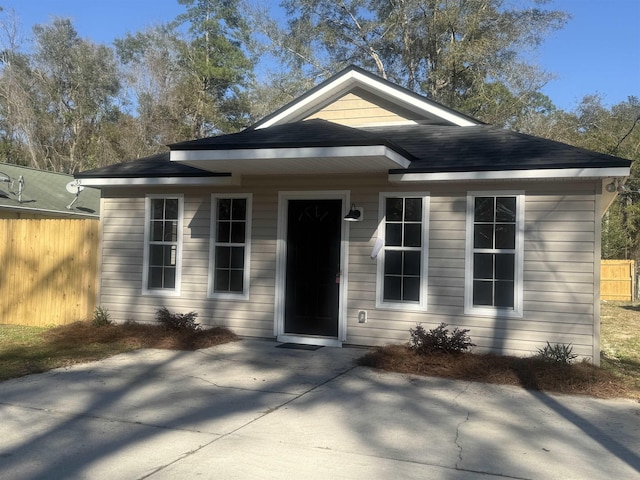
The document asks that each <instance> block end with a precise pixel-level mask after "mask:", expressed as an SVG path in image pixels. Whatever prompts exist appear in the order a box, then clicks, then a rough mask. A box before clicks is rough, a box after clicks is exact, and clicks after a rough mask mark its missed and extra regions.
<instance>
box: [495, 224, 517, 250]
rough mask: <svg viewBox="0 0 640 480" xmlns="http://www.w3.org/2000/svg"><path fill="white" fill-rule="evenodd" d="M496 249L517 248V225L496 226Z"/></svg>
mask: <svg viewBox="0 0 640 480" xmlns="http://www.w3.org/2000/svg"><path fill="white" fill-rule="evenodd" d="M496 248H509V249H514V248H516V226H515V224H513V223H510V224H507V225H496Z"/></svg>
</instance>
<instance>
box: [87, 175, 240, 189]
mask: <svg viewBox="0 0 640 480" xmlns="http://www.w3.org/2000/svg"><path fill="white" fill-rule="evenodd" d="M78 184H79V185H82V186H84V187H120V186H154V185H193V186H197V185H240V177H238V176H236V175H233V176H225V177H138V178H79V179H78Z"/></svg>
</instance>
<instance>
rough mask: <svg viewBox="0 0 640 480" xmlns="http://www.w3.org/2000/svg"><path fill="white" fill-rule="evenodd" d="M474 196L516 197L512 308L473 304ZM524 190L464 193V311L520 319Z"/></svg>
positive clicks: (522, 282) (522, 302)
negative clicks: (465, 215)
mask: <svg viewBox="0 0 640 480" xmlns="http://www.w3.org/2000/svg"><path fill="white" fill-rule="evenodd" d="M475 197H516V246H515V260H514V262H515V265H514V267H515V273H514V287H513V288H514V292H513V295H514V296H513V309H511V308H500V307H487V306H483V307H479V306H474V305H473V223H474V222H473V218H474V209H475V205H474V198H475ZM524 203H525V194H524V191H521V190H518V191H513V190H505V191H500V190H498V191H494V190H492V191H473V192H467V226H466V229H467V230H466V249H465V282H464V313H465V314H467V315H478V316H486V317H504V318H522V316H523V305H524V300H523V292H524V225H525V216H524Z"/></svg>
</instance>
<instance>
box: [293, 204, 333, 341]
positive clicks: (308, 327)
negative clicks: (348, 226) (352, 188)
mask: <svg viewBox="0 0 640 480" xmlns="http://www.w3.org/2000/svg"><path fill="white" fill-rule="evenodd" d="M288 210H289V212H288V226H287V273H286V275H287V277H286V304H285V319H284V330H285V333H288V334H298V335H322V336H328V337H337V336H338V303H339V289H340V285H339V281H340V277H339V274H340V226H341V221H342V200H289V205H288Z"/></svg>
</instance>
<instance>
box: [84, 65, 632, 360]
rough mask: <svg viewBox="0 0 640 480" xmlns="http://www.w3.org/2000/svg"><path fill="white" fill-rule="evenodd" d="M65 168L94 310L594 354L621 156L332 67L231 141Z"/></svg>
mask: <svg viewBox="0 0 640 480" xmlns="http://www.w3.org/2000/svg"><path fill="white" fill-rule="evenodd" d="M169 148H170V152H168V153H165V154H160V155H156V156H153V157H150V158H146V159H142V160H136V161H131V162H126V163H121V164H118V165H112V166H108V167H104V168H99V169H96V170H91V171H86V172H81V173H79V174H77V175H76V178H77V179H78V180H79V182H80V183H81V184H82V185H86V186H95V187H99V188H100V189H101V190H102V204H101V212H102V218H101V222H102V253H101V257H102V269H101V289H100V301H99V303H100V304H101V305H102V306H103V307H106V308H108V309H109V311H110V312H111V314H112V317H113V318H114V319H116V320H120V321H124V320H126V319H128V318H132V319H136V320H139V321H153V319H154V314H155V312H156V310H157V309H159V308H160V307H162V306H166V307H167V308H169V309H172V310H175V311H182V312H186V311H192V310H195V311H197V312H198V313H199V315H200V317H199V319H200V320H201V321H202V322H203V323H205V324H211V325H226V326H228V327H230V328H231V329H233V330H234V331H235V332H236V333H238V334H240V335H246V336H257V337H271V338H276V339H277V340H279V341H283V342H298V343H303V344H304V343H307V344H318V345H326V346H341V345H343V344H345V343H348V344H358V345H380V344H385V343H390V342H405V341H407V340H408V339H409V329H410V328H412V327H414V326H415V325H416V324H417V323H423V324H424V325H425V326H426V327H432V326H435V325H438V324H439V323H441V322H445V323H447V324H449V325H450V326H451V327H455V326H457V327H460V328H467V329H469V330H470V336H471V339H472V341H473V342H474V343H476V344H477V347H476V350H477V351H493V352H497V353H501V354H516V355H530V354H532V353H535V352H536V351H537V348H539V347H542V346H544V345H545V344H546V342H547V341H549V342H551V343H552V344H553V343H566V344H569V343H571V344H572V345H573V347H574V352H575V353H578V354H579V355H581V356H583V357H586V358H589V359H591V360H592V361H593V362H595V363H598V360H599V325H600V318H599V285H600V282H599V275H600V273H599V272H600V219H601V216H602V214H603V213H604V212H605V211H606V209H607V206H608V205H609V204H610V202H611V201H612V200H613V198H614V196H615V195H616V190H617V188H618V186H619V185H620V184H621V182H623V181H624V179H625V177H627V176H628V175H629V171H630V164H631V162H630V161H628V160H625V159H621V158H615V157H610V156H607V155H602V154H599V153H595V152H590V151H587V150H583V149H580V148H574V147H571V146H568V145H565V144H562V143H557V142H553V141H549V140H545V139H541V138H536V137H532V136H528V135H523V134H519V133H515V132H512V131H509V130H504V129H501V128H496V127H494V126H490V125H485V124H483V123H481V122H480V121H478V120H476V119H474V118H471V117H469V116H467V115H464V114H461V113H459V112H456V111H454V110H451V109H449V108H447V107H445V106H443V105H440V104H438V103H436V102H433V101H431V100H429V99H427V98H424V97H422V96H420V95H417V94H416V93H413V92H411V91H409V90H406V89H404V88H401V87H399V86H397V85H394V84H392V83H390V82H388V81H386V80H384V79H381V78H379V77H377V76H375V75H372V74H370V73H368V72H366V71H363V70H362V69H359V68H356V67H350V68H347V69H345V70H343V71H342V72H340V73H338V74H337V75H335V76H333V77H332V78H329V79H328V80H326V81H324V82H323V83H321V84H319V85H317V86H316V87H315V88H313V89H312V90H310V91H309V92H307V93H306V94H304V95H302V96H301V97H299V98H297V99H296V100H294V101H293V102H291V103H289V104H287V105H285V106H284V107H282V108H281V109H279V110H277V111H276V112H274V113H273V114H271V115H269V116H267V117H266V118H264V119H263V120H261V121H259V122H258V123H256V124H254V125H252V126H251V127H249V128H247V129H246V130H244V131H242V132H240V133H235V134H230V135H220V136H215V137H211V138H203V139H198V140H193V141H187V142H182V143H177V144H174V145H170V146H169Z"/></svg>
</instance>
